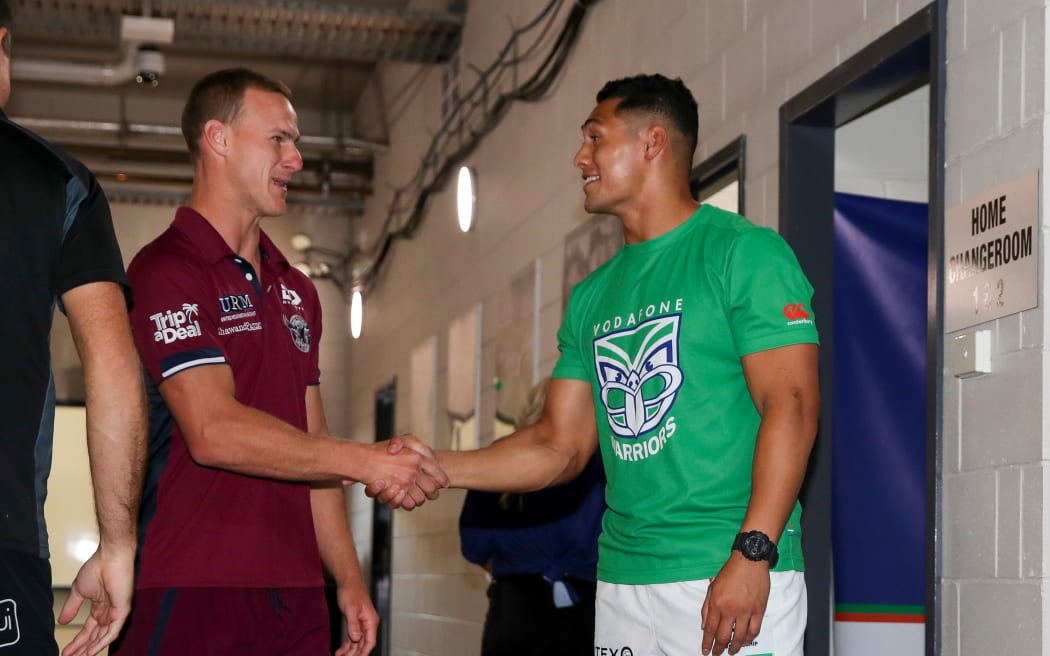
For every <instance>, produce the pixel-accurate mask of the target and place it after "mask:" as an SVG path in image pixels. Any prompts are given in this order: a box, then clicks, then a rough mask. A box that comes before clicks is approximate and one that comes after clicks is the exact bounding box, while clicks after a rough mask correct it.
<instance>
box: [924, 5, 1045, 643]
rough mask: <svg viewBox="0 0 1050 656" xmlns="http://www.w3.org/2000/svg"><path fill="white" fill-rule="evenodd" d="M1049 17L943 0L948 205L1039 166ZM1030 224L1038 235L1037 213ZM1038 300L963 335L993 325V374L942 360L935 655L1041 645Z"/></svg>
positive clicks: (1028, 9)
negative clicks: (957, 368)
mask: <svg viewBox="0 0 1050 656" xmlns="http://www.w3.org/2000/svg"><path fill="white" fill-rule="evenodd" d="M1046 24H1047V14H1046V6H1045V3H1043V2H1025V1H1010V2H994V3H992V2H975V1H973V0H968V1H967V2H956V3H950V4H949V13H948V42H947V52H948V77H947V103H946V104H947V116H946V121H947V123H946V125H947V130H946V132H947V144H946V160H947V169H946V189H945V195H946V204H947V206H948V207H951V206H953V205H956V204H958V203H961V202H963V201H965V200H966V199H968V198H971V197H973V196H975V195H977V194H980V193H981V192H982V191H984V190H986V189H988V188H990V187H992V186H994V185H996V184H999V183H1002V182H1006V181H1008V180H1013V179H1014V178H1017V177H1019V176H1020V175H1022V174H1023V173H1025V172H1028V171H1031V170H1033V169H1038V168H1043V166H1044V161H1045V155H1044V153H1045V152H1046V143H1045V136H1044V135H1045V131H1046V128H1045V124H1046V117H1045V113H1046V95H1045V93H1046V80H1045V57H1046V51H1045V33H1046ZM1044 188H1045V187H1044ZM1043 193H1045V192H1043ZM1041 211H1043V210H1041ZM1041 232H1042V235H1043V238H1042V240H1041V241H1042V243H1044V244H1045V243H1046V242H1045V236H1046V233H1047V229H1046V222H1045V218H1044V220H1043V228H1042V230H1041ZM1043 266H1045V257H1044V264H1043ZM1043 279H1044V280H1045V272H1044V274H1043ZM1044 298H1045V297H1044ZM1040 305H1041V306H1043V307H1045V300H1043V301H1041V303H1040ZM1043 307H1037V308H1035V309H1032V310H1028V311H1025V312H1022V313H1020V314H1019V315H1012V316H1008V317H1003V318H1001V319H999V320H996V321H992V322H988V323H986V324H984V325H980V326H976V327H974V328H970V329H967V330H966V331H961V332H970V331H973V330H976V329H988V330H991V331H992V336H993V361H992V373H991V374H987V375H984V376H981V377H978V378H971V379H958V378H956V377H955V376H954V372H953V371H952V369H951V363H950V362H948V363H947V366H946V371H945V375H944V416H943V421H944V427H943V436H944V437H943V449H944V458H943V522H942V536H943V545H944V547H943V549H944V551H943V554H944V568H943V585H942V588H941V593H942V598H943V607H942V622H941V626H942V636H943V649H942V653H943V654H945V655H946V656H956V655H965V654H979V653H986V652H988V651H995V652H998V653H1011V654H1040V653H1042V654H1046V653H1050V645H1048V643H1047V628H1048V625H1047V619H1046V613H1045V610H1046V602H1045V598H1046V578H1045V577H1046V574H1045V567H1046V565H1045V564H1046V562H1047V552H1046V546H1045V544H1046V532H1045V526H1046V508H1047V504H1046V497H1045V483H1044V481H1045V471H1046V470H1045V457H1046V455H1045V454H1046V447H1045V441H1046V434H1047V432H1046V413H1045V411H1044V409H1043V399H1044V389H1045V384H1044V377H1045V371H1046V366H1045V363H1046V356H1045V353H1044V345H1045V344H1046V343H1047V341H1046V334H1045V332H1044V325H1045V322H1044V310H1043ZM953 336H954V334H949V335H948V336H947V338H948V339H951V338H952V337H953Z"/></svg>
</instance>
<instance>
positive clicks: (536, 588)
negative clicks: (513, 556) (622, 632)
mask: <svg viewBox="0 0 1050 656" xmlns="http://www.w3.org/2000/svg"><path fill="white" fill-rule="evenodd" d="M569 583H570V585H572V587H573V589H574V590H576V592H577V593H578V594H579V596H580V603H578V604H576V605H574V606H571V607H569V608H556V607H555V606H554V596H553V594H552V592H551V584H550V583H547V582H546V581H545V580H543V577H542V576H539V575H515V576H501V577H498V578H496V579H494V580H493V581H492V583H491V584H490V585H489V590H488V596H489V612H488V615H487V616H486V617H485V631H484V633H483V634H482V637H481V656H590V655H591V654H593V653H594V592H595V587H596V586H595V583H594V582H593V581H581V580H579V579H571V580H570V581H569Z"/></svg>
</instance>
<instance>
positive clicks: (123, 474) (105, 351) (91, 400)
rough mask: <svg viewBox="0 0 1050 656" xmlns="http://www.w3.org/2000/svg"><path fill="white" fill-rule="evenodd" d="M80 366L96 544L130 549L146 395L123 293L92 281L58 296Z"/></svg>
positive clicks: (139, 481)
mask: <svg viewBox="0 0 1050 656" xmlns="http://www.w3.org/2000/svg"><path fill="white" fill-rule="evenodd" d="M63 302H64V304H65V306H66V310H67V313H68V314H69V319H70V328H71V330H72V332H73V338H74V341H75V343H76V345H77V351H78V352H79V354H80V358H81V361H82V363H83V366H84V382H85V388H86V402H87V443H88V457H89V460H90V464H91V477H92V482H93V488H94V492H95V508H96V512H97V514H98V523H99V534H100V536H101V541H102V546H103V548H106V547H115V548H128V547H130V548H131V549H134V547H135V536H136V523H137V521H138V508H139V498H140V495H141V492H142V477H143V471H144V468H145V457H146V439H147V437H146V432H147V416H146V394H145V389H144V384H143V378H142V368H141V365H140V363H139V358H138V353H137V352H136V351H135V345H134V342H133V341H132V337H131V328H130V326H129V323H128V318H127V312H126V310H125V303H124V295H123V291H122V290H121V289H120V287H119V286H117V285H116V284H114V283H93V284H90V285H85V286H83V287H78V288H76V289H73V290H71V291H69V292H67V293H66V294H65V295H64V296H63Z"/></svg>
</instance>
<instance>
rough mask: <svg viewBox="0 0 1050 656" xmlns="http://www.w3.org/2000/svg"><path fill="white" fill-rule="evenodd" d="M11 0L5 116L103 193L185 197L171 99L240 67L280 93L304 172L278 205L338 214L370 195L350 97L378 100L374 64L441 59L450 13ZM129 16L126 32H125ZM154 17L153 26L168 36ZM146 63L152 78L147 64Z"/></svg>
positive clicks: (316, 4)
mask: <svg viewBox="0 0 1050 656" xmlns="http://www.w3.org/2000/svg"><path fill="white" fill-rule="evenodd" d="M11 5H12V10H13V12H14V14H15V19H14V29H13V30H12V31H13V35H14V43H13V63H12V77H13V81H12V88H13V92H12V96H11V100H10V102H9V103H8V106H7V108H6V112H7V114H8V116H10V117H11V118H13V119H14V120H16V121H19V122H20V123H22V124H24V125H26V126H27V127H30V128H32V129H34V130H35V131H37V132H38V133H40V134H42V135H43V136H44V137H46V138H48V139H49V140H51V141H52V142H54V143H56V144H58V145H59V146H60V147H62V148H63V149H65V150H67V151H68V152H70V153H71V154H73V155H74V156H76V157H78V158H79V159H81V160H82V161H84V163H85V164H87V165H88V166H89V167H90V168H91V169H92V170H93V171H94V172H95V173H96V175H98V176H99V179H100V180H101V181H102V182H103V185H104V187H105V188H106V192H107V194H108V195H109V196H110V198H111V199H112V200H115V201H125V202H181V200H182V199H183V198H185V196H186V195H187V194H188V190H189V181H190V178H191V169H190V167H189V164H188V161H187V158H186V154H185V145H184V143H183V141H182V137H181V134H180V132H179V130H178V125H179V115H180V112H181V108H182V103H183V102H184V101H185V99H186V96H187V95H188V93H189V90H190V88H191V87H192V85H193V83H194V82H196V81H197V80H198V79H200V78H201V77H202V76H204V75H205V74H207V73H209V72H211V71H214V70H218V69H220V68H226V67H231V66H245V67H248V68H252V69H255V70H257V71H259V72H262V73H265V74H267V75H270V76H272V77H275V78H277V79H280V80H282V81H284V82H285V83H286V84H288V85H289V87H291V89H292V92H293V98H294V103H295V106H296V110H297V111H298V113H299V116H300V130H301V131H302V133H303V135H304V138H303V141H302V143H301V150H302V152H303V157H304V161H305V167H304V171H303V172H302V173H300V174H299V175H298V176H297V178H296V180H295V181H294V184H293V188H292V193H291V194H290V195H289V200H290V202H292V203H295V204H300V205H316V206H327V207H334V208H337V209H339V210H343V211H347V212H349V213H351V214H356V213H359V212H360V211H361V207H362V203H363V199H364V197H365V196H366V195H367V194H368V193H370V191H371V187H372V157H373V156H374V154H375V153H377V152H382V151H383V150H385V140H386V135H385V134H378V135H359V134H356V132H355V121H354V120H353V113H354V110H355V109H356V108H358V104H359V102H378V101H377V100H376V98H377V94H367V93H366V89H367V87H368V85H369V83H370V80H371V78H372V73H373V71H374V70H375V67H376V65H377V64H378V63H379V62H383V61H399V62H416V63H424V64H436V63H441V62H444V61H446V60H448V58H449V57H450V56H451V54H452V53H453V52H454V51H455V49H456V48H457V47H458V45H459V38H460V32H461V30H462V26H463V14H464V9H463V2H462V0H431V1H430V2H429V3H423V2H419V1H418V0H417V1H416V2H410V0H365V1H340V0H218V1H215V2H208V1H203V0H183V1H175V0H13V1H12V2H11ZM421 6H423V7H425V9H423V8H419V7H421ZM125 17H130V19H128V18H125ZM143 18H146V19H147V20H141V19H143ZM132 24H134V25H137V26H139V29H138V30H129V29H128V26H129V25H132ZM156 25H167V27H168V34H167V35H164V34H162V32H163V30H160V31H157V30H154V29H153V28H154V27H155V26H156ZM143 26H145V27H143ZM122 27H123V29H122ZM172 28H173V29H172ZM122 33H123V34H122ZM158 53H159V55H158ZM157 69H162V72H161V71H160V70H158V72H159V73H160V74H159V75H158V76H157V79H156V84H155V85H154V84H153V83H152V82H151V80H150V75H149V73H150V72H152V71H154V70H157ZM142 73H146V75H142ZM136 77H139V78H142V79H140V80H136ZM363 98H367V99H368V100H362V99H363ZM380 110H381V108H380Z"/></svg>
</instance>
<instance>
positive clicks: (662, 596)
mask: <svg viewBox="0 0 1050 656" xmlns="http://www.w3.org/2000/svg"><path fill="white" fill-rule="evenodd" d="M769 579H770V589H769V602H768V603H767V604H766V614H765V615H764V616H763V618H762V629H761V632H760V633H759V635H758V637H757V638H756V639H755V642H753V643H751V644H750V645H747V646H745V647H744V648H742V649H741V650H740V651H739V652H737V653H738V654H739V656H765V655H769V656H802V639H803V636H804V634H805V632H806V579H805V577H804V576H803V574H802V572H772V573H770V575H769ZM709 583H710V581H708V580H707V579H704V580H702V581H685V582H682V583H660V584H653V585H619V584H616V583H605V582H604V581H598V595H597V601H596V603H595V626H594V656H698V655H699V654H700V653H701V652H700V639H701V638H702V637H703V635H704V634H703V631H701V630H700V622H701V620H700V609H701V608H702V607H703V605H704V599H705V597H706V596H707V586H708V585H709ZM723 653H728V651H726V652H723Z"/></svg>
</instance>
